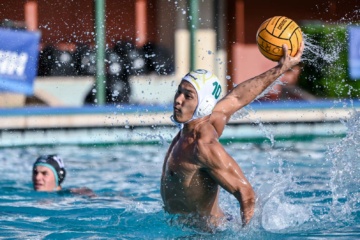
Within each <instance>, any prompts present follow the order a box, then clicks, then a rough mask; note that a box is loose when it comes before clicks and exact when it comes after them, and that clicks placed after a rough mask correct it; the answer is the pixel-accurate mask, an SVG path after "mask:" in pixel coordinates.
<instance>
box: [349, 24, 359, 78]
mask: <svg viewBox="0 0 360 240" xmlns="http://www.w3.org/2000/svg"><path fill="white" fill-rule="evenodd" d="M348 33H349V74H350V78H351V79H360V27H358V26H349V27H348Z"/></svg>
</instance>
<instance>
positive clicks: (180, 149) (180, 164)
mask: <svg viewBox="0 0 360 240" xmlns="http://www.w3.org/2000/svg"><path fill="white" fill-rule="evenodd" d="M198 168H199V166H198V165H197V150H196V141H195V139H194V138H193V137H182V138H180V139H179V140H178V141H177V143H176V144H175V145H174V146H173V148H172V150H171V152H170V155H169V159H168V162H167V170H168V174H170V175H171V176H174V175H178V176H181V175H188V174H190V173H192V172H193V171H195V170H197V169H198Z"/></svg>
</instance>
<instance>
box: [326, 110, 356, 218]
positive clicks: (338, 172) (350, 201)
mask: <svg viewBox="0 0 360 240" xmlns="http://www.w3.org/2000/svg"><path fill="white" fill-rule="evenodd" d="M345 124H346V126H347V128H348V133H347V136H346V137H345V138H343V139H342V140H341V141H340V142H339V143H337V144H336V145H334V146H331V147H330V148H329V151H328V153H327V156H326V161H329V162H331V163H332V165H333V166H332V169H331V180H330V183H329V185H330V188H331V192H332V199H333V200H332V206H331V209H330V216H331V218H332V219H333V220H334V221H339V219H341V220H343V221H348V220H349V218H351V215H352V213H353V212H354V211H358V209H357V205H358V204H359V200H358V197H359V192H358V191H359V187H360V112H358V111H354V113H353V115H352V117H351V118H349V120H348V121H347V122H345Z"/></svg>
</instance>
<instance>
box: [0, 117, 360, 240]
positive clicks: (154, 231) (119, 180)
mask: <svg viewBox="0 0 360 240" xmlns="http://www.w3.org/2000/svg"><path fill="white" fill-rule="evenodd" d="M344 124H346V125H347V127H348V134H347V136H346V137H344V138H318V139H317V138H314V139H312V140H311V141H275V142H270V141H265V142H262V143H226V149H227V150H228V151H229V153H230V154H231V155H232V156H233V157H234V158H235V159H236V161H237V162H238V163H239V164H240V166H241V167H242V169H243V170H244V172H245V174H246V176H247V177H248V179H249V181H250V182H251V183H252V184H253V187H254V189H255V191H256V194H257V206H256V212H255V216H254V218H253V220H252V222H251V224H250V225H249V226H247V227H245V228H242V227H240V226H241V224H240V223H241V222H240V218H239V207H238V204H237V202H236V201H235V199H234V197H232V196H231V195H229V194H228V193H226V192H224V191H222V192H221V206H222V208H223V209H224V210H225V211H226V212H229V213H231V214H232V215H233V216H234V217H235V221H233V222H230V223H228V224H227V225H225V226H222V227H221V228H220V229H219V230H218V231H217V232H216V233H215V234H208V233H202V232H197V231H195V230H193V229H189V228H187V227H184V226H182V225H181V224H180V223H177V222H176V220H175V221H171V220H174V219H173V218H172V216H170V215H168V214H166V213H165V212H164V211H163V208H162V201H161V197H160V188H159V182H160V174H161V168H162V162H163V157H164V154H165V151H166V149H167V147H168V145H167V143H165V144H158V145H120V146H114V145H113V146H101V147H99V146H87V147H84V146H54V147H22V148H2V149H0V162H1V168H0V238H6V239H20V238H25V239H183V238H184V239H240V238H244V239H355V238H360V200H359V199H360V188H359V187H360V178H359V176H360V174H359V173H360V166H359V165H360V161H359V160H360V150H359V149H360V148H359V142H360V141H359V140H360V134H359V132H360V131H359V115H354V117H353V118H352V119H351V120H350V122H349V123H344ZM50 153H58V154H60V155H61V156H62V157H63V159H64V160H65V164H66V167H67V170H68V174H67V177H66V179H65V182H64V184H63V187H64V188H76V187H84V186H86V187H89V188H91V189H92V190H93V191H94V192H95V193H96V194H97V197H93V198H89V197H85V196H76V195H71V194H66V193H62V194H59V193H37V192H34V191H33V190H32V185H31V170H32V163H33V161H34V160H35V159H36V157H37V156H38V155H40V154H50Z"/></svg>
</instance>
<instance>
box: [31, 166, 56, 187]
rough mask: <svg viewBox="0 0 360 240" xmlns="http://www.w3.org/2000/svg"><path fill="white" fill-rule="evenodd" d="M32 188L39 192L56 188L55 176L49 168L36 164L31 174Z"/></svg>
mask: <svg viewBox="0 0 360 240" xmlns="http://www.w3.org/2000/svg"><path fill="white" fill-rule="evenodd" d="M32 180H33V186H34V190H36V191H41V192H51V191H54V190H55V188H56V182H55V176H54V173H53V171H51V169H50V168H48V167H45V166H36V167H35V168H34V171H33V175H32Z"/></svg>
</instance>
